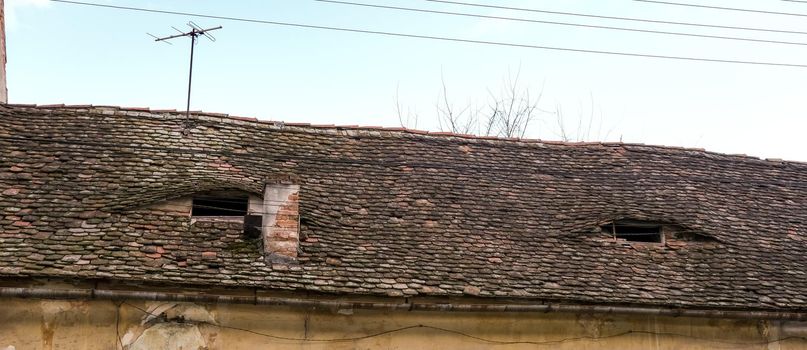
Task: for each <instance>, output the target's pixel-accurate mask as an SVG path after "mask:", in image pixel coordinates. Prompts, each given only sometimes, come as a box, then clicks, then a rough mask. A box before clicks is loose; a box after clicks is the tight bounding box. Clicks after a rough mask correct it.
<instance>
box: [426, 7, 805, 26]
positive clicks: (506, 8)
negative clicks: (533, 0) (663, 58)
mask: <svg viewBox="0 0 807 350" xmlns="http://www.w3.org/2000/svg"><path fill="white" fill-rule="evenodd" d="M423 1H428V2H435V3H444V4H453V5H461V6H471V7H480V8H489V9H498V10H511V11H523V12H533V13H546V14H552V15H562V16H577V17H588V18H599V19H612V20H619V21H632V22H644V23H658V24H673V25H681V26H693V27H703V28H717V29H733V30H748V31H757V32H770V33H786V34H807V32H805V31H797V30H785V29H772V28H755V27H740V26H726V25H719V24H706V23H692V22H677V21H663V20H654V19H647V18H633V17H617V16H604V15H593V14H587V13H576V12H562V11H549V10H539V9H534V8H524V7H512V6H500V5H488V4H477V3H472V2H463V1H449V0H423ZM786 1H787V0H786ZM789 1H794V0H789ZM805 2H807V1H805Z"/></svg>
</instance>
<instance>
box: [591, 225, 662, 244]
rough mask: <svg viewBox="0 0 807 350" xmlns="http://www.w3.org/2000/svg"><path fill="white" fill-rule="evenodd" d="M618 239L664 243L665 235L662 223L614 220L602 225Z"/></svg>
mask: <svg viewBox="0 0 807 350" xmlns="http://www.w3.org/2000/svg"><path fill="white" fill-rule="evenodd" d="M602 229H603V230H604V231H605V232H608V233H610V234H612V235H613V236H614V238H616V239H624V240H626V241H628V242H641V243H664V235H663V234H662V231H661V225H660V224H653V223H630V222H614V223H611V224H608V225H605V226H603V227H602Z"/></svg>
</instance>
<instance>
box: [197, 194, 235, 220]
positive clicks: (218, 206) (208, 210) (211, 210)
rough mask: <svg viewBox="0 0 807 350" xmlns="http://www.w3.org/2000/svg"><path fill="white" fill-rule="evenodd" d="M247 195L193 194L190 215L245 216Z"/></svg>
mask: <svg viewBox="0 0 807 350" xmlns="http://www.w3.org/2000/svg"><path fill="white" fill-rule="evenodd" d="M248 208H249V197H248V196H227V197H223V196H195V197H193V207H192V209H191V216H245V215H247V209H248Z"/></svg>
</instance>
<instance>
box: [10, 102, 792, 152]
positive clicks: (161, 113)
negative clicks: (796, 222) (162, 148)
mask: <svg viewBox="0 0 807 350" xmlns="http://www.w3.org/2000/svg"><path fill="white" fill-rule="evenodd" d="M4 106H6V107H11V108H32V109H39V110H60V109H63V110H82V109H85V110H87V112H90V113H92V112H94V111H93V110H97V112H101V114H109V113H103V112H104V111H113V112H114V111H119V112H123V113H122V114H123V115H129V116H143V115H142V113H148V114H151V116H153V117H165V116H168V115H170V116H172V117H175V118H184V117H185V112H183V111H178V110H176V109H151V108H150V107H123V106H111V105H66V104H48V105H37V104H16V103H8V104H4ZM127 112H132V113H127ZM136 113H137V114H136ZM190 114H191V116H195V117H197V118H198V117H203V118H204V117H213V118H221V119H220V120H221V121H222V122H225V121H233V122H254V123H259V124H270V125H274V126H278V127H285V126H291V127H298V128H302V129H306V128H308V129H334V130H358V131H382V132H390V133H404V134H410V135H415V136H430V137H445V138H460V139H466V140H482V141H496V142H515V143H524V144H544V145H560V146H568V147H575V146H597V145H600V146H608V147H647V148H652V149H655V150H661V151H683V152H700V153H703V154H706V155H717V156H725V157H735V158H742V159H744V160H756V161H765V162H768V163H777V164H784V163H786V164H798V165H807V161H797V160H785V159H781V158H762V157H756V156H751V155H747V154H744V153H723V152H716V151H709V150H706V149H704V148H699V147H683V146H665V145H654V144H644V143H632V142H613V141H558V140H543V139H532V138H513V137H499V136H479V135H472V134H460V133H452V132H445V131H428V130H419V129H410V128H406V127H400V126H392V127H385V126H363V125H336V124H311V123H300V122H284V121H279V120H261V119H258V118H256V117H243V116H236V115H230V114H227V113H214V112H204V111H190Z"/></svg>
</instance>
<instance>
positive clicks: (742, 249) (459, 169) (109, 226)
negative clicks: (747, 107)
mask: <svg viewBox="0 0 807 350" xmlns="http://www.w3.org/2000/svg"><path fill="white" fill-rule="evenodd" d="M185 123H186V121H185V119H184V116H183V115H182V114H181V113H173V112H161V111H149V110H145V109H142V110H141V109H116V108H104V107H91V106H84V107H59V106H53V107H33V106H0V150H2V153H1V154H0V208H1V209H0V210H2V213H0V230H2V232H0V276H3V277H4V278H17V279H19V278H23V277H25V278H34V277H43V276H46V277H64V278H68V279H75V278H79V279H84V278H86V279H105V280H123V281H135V282H140V281H149V282H154V283H164V284H187V285H207V286H241V287H258V288H265V289H272V290H305V291H315V292H326V293H336V294H367V295H387V296H402V295H413V296H414V295H417V296H462V295H473V296H477V297H498V298H526V299H534V300H559V301H569V302H578V303H609V304H645V305H664V306H680V307H709V308H725V309H732V308H742V309H770V310H784V309H786V310H806V309H807V260H806V259H805V256H807V164H802V163H795V162H785V161H779V160H760V159H755V158H751V157H745V156H734V155H723V154H716V153H710V152H706V151H702V150H693V149H680V148H668V147H656V146H644V145H629V144H600V143H592V144H563V143H547V142H539V141H519V140H492V139H485V138H474V137H468V136H463V135H433V134H428V133H422V132H414V131H411V132H410V131H402V130H395V129H381V128H356V127H316V126H305V125H291V124H283V123H278V122H261V121H255V120H248V119H245V118H233V117H227V116H224V115H212V114H197V115H194V116H193V117H192V123H191V125H190V132H189V133H187V135H186V134H183V126H184V125H186V124H185ZM273 174H294V175H296V176H298V177H299V179H300V183H301V192H300V205H301V208H300V214H301V225H302V229H301V234H302V238H301V254H300V259H299V262H298V263H297V264H289V265H283V264H277V265H274V266H273V265H267V263H266V262H265V261H264V260H263V259H262V256H261V250H260V248H259V246H258V244H259V242H254V241H249V240H248V239H247V238H245V237H244V235H243V234H242V231H243V228H242V226H241V224H240V223H226V222H218V223H213V222H205V221H198V222H195V223H193V224H191V221H190V219H189V218H188V217H187V216H183V215H179V214H177V213H171V212H157V211H153V210H148V209H144V207H143V206H144V205H147V204H150V203H159V202H161V201H165V200H168V199H171V198H178V197H182V196H188V195H191V194H193V193H194V192H196V191H202V190H212V189H224V188H233V189H240V190H243V191H246V192H253V193H256V194H259V195H260V194H261V190H262V186H263V183H264V180H265V179H266V177H267V176H271V175H273ZM618 218H628V219H653V220H661V221H666V222H670V223H674V224H676V225H679V226H680V227H683V228H686V230H692V231H697V232H698V233H699V234H701V235H702V236H703V237H707V238H708V239H707V240H705V241H682V242H677V243H675V244H672V243H671V244H669V245H667V246H663V247H662V246H654V245H635V244H634V245H631V244H628V243H625V242H617V241H615V240H613V239H612V238H611V237H608V236H607V235H605V234H604V233H602V231H601V230H599V229H598V227H599V225H600V224H602V223H604V222H608V221H609V220H613V219H618ZM673 243H674V242H673Z"/></svg>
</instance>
